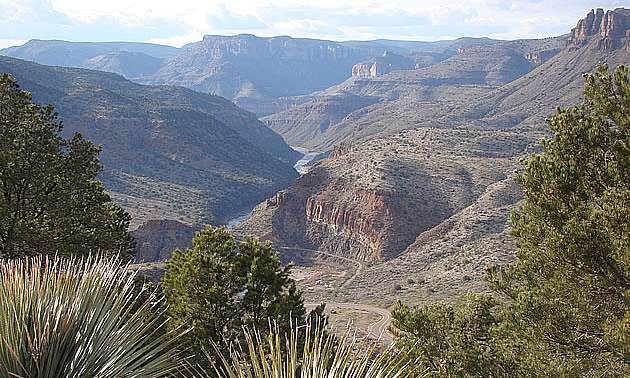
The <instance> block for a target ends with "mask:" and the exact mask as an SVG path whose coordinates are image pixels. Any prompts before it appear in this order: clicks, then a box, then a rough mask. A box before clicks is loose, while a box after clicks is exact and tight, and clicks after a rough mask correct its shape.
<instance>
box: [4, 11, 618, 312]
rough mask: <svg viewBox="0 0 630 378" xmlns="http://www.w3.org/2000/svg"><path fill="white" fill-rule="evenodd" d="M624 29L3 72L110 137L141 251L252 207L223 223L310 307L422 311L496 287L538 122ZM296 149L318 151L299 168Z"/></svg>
mask: <svg viewBox="0 0 630 378" xmlns="http://www.w3.org/2000/svg"><path fill="white" fill-rule="evenodd" d="M629 19H630V10H627V9H622V8H619V9H615V10H610V11H607V12H604V11H603V10H600V9H598V10H593V11H592V12H590V13H589V14H587V15H586V17H585V18H584V19H582V20H579V21H578V22H577V24H576V26H575V28H573V29H572V30H571V31H570V32H569V33H568V34H566V35H563V36H558V37H552V38H545V39H532V40H515V41H497V40H491V39H487V38H461V39H458V40H453V41H437V42H416V41H394V40H372V41H346V42H334V41H326V40H310V39H300V38H291V37H287V36H278V37H256V36H253V35H248V34H242V35H237V36H229V37H227V36H213V35H208V36H205V37H204V38H203V40H202V41H199V42H196V43H192V44H189V45H187V46H184V47H182V48H181V49H175V48H168V47H163V46H162V47H160V46H158V45H150V44H107V43H94V44H89V43H88V44H81V43H71V42H64V41H37V40H34V41H30V42H28V43H27V44H25V45H23V46H19V47H16V48H10V49H4V50H2V51H1V52H0V53H1V54H4V55H11V56H14V57H17V58H26V59H31V60H39V61H40V62H42V63H48V64H64V65H70V66H77V67H83V68H90V69H99V70H109V71H114V72H116V73H118V74H122V75H124V76H125V77H127V78H128V79H132V81H128V80H125V79H123V78H122V77H121V76H117V75H114V74H105V73H102V72H101V73H97V71H89V70H80V69H64V68H59V67H44V66H38V65H35V64H33V63H26V62H24V61H19V60H17V59H11V58H2V59H1V60H0V67H2V68H3V69H4V70H6V71H8V72H12V73H14V75H15V76H16V77H17V78H18V79H19V80H20V82H21V83H24V87H25V89H28V90H30V91H32V92H33V94H34V98H35V99H36V100H37V101H40V102H43V103H47V102H51V103H53V104H54V105H55V106H56V107H57V108H58V109H59V111H60V112H61V114H62V115H63V117H64V119H63V120H64V122H65V124H66V126H67V132H73V131H81V132H82V133H84V134H85V135H86V136H87V137H89V138H90V139H93V140H94V141H95V142H96V143H101V144H102V145H103V154H102V162H103V164H104V166H105V170H104V171H103V172H102V174H101V175H100V176H99V177H100V179H101V180H103V182H104V183H105V185H106V188H107V190H108V193H110V195H111V197H112V198H113V199H114V200H116V201H117V202H119V203H120V204H121V205H122V206H123V207H125V209H127V210H128V211H129V212H130V213H132V215H133V217H134V220H133V222H134V224H133V226H134V229H135V231H134V235H135V236H136V238H137V240H138V259H139V260H144V261H151V260H155V259H164V258H167V257H168V256H169V251H172V250H173V249H174V248H180V249H182V248H186V247H187V246H189V241H190V238H191V235H192V234H194V230H195V229H199V228H200V227H203V226H205V225H207V224H212V225H219V224H226V223H227V222H228V221H229V220H231V219H233V218H234V217H236V216H240V215H242V214H243V213H244V212H247V211H248V210H249V209H251V208H252V207H254V206H255V207H254V210H253V211H252V214H251V216H250V217H249V218H248V219H246V220H245V221H244V222H242V223H241V224H238V225H236V226H234V227H233V228H232V229H231V232H232V233H233V234H234V235H235V236H236V238H237V239H238V240H242V239H243V238H245V237H247V236H248V235H255V236H258V237H259V238H260V239H261V240H269V241H271V242H273V245H274V248H275V249H276V250H277V251H278V252H279V253H280V257H281V258H282V260H283V261H284V262H290V261H293V262H295V264H296V265H295V268H294V269H295V270H296V271H298V272H299V273H300V275H303V276H305V277H311V278H312V279H306V280H305V281H304V282H303V283H302V285H303V288H304V289H305V296H306V298H307V300H308V301H309V302H317V301H334V302H339V301H352V300H353V299H356V298H358V297H360V298H362V301H364V302H365V303H372V304H375V305H391V304H392V303H394V302H395V301H396V299H403V300H405V301H408V302H414V303H430V302H434V301H435V300H438V299H444V300H447V301H452V300H453V299H454V298H455V297H456V296H457V295H459V294H462V293H463V292H465V291H467V290H475V291H483V290H485V284H484V283H483V280H482V277H483V272H484V267H485V266H487V265H492V264H499V265H504V264H506V263H509V262H510V261H513V259H514V240H513V239H512V237H511V236H510V226H509V219H510V214H511V212H512V211H514V210H518V206H519V201H520V200H521V193H520V188H518V186H517V185H516V184H515V183H514V182H513V180H512V176H513V175H514V172H515V171H519V170H521V169H522V164H521V162H522V159H526V158H527V157H528V156H529V155H530V154H531V153H535V152H539V151H540V150H541V147H540V141H541V140H543V139H545V138H549V137H550V136H551V135H552V134H551V131H550V130H549V129H548V127H547V126H546V124H545V118H546V117H549V116H551V115H552V114H553V113H554V111H555V108H556V107H557V106H561V107H567V106H573V105H575V104H579V103H580V102H581V97H582V96H581V88H582V87H583V79H582V74H583V73H585V72H592V71H593V70H594V69H595V67H596V65H597V64H598V63H599V62H603V63H606V64H608V65H609V67H611V68H613V67H616V66H617V65H619V64H622V63H626V64H627V63H628V62H629V61H630V21H629ZM44 77H46V78H48V80H53V81H55V84H54V85H52V84H47V83H46V81H45V80H43V78H44ZM50 78H52V79H50ZM134 81H135V82H134ZM138 82H139V83H143V84H151V85H154V84H167V85H166V86H158V87H155V86H149V85H140V84H138ZM175 85H179V86H185V87H188V88H192V89H194V90H196V91H199V92H196V91H193V90H190V89H185V88H182V87H176V86H175ZM200 92H210V93H211V94H207V93H206V94H204V93H200ZM134 93H135V94H134ZM212 94H218V95H222V96H224V97H226V98H227V100H226V99H222V98H221V97H218V96H215V95H212ZM228 100H229V101H228ZM230 101H233V102H234V103H232V102H230ZM95 104H101V106H96V105H95ZM235 104H236V105H235ZM237 105H238V106H237ZM239 107H240V108H239ZM241 108H245V109H246V110H248V111H246V110H243V109H241ZM76 109H79V110H76ZM258 118H260V120H259V119H258ZM114 134H115V135H124V137H120V136H117V137H113V136H112V135H114ZM280 136H281V137H282V139H281V138H280ZM288 145H291V146H294V147H296V148H298V149H300V150H301V151H309V152H310V153H311V157H314V160H313V162H312V164H311V165H310V166H308V167H302V168H301V170H300V173H301V175H299V174H298V172H297V171H295V170H294V169H293V168H292V167H293V165H294V164H295V163H296V161H298V160H299V159H300V156H301V154H300V153H297V152H295V151H293V150H292V149H291V148H289V147H288ZM315 155H316V156H315Z"/></svg>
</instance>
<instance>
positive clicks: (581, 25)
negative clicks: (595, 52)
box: [568, 8, 630, 50]
mask: <svg viewBox="0 0 630 378" xmlns="http://www.w3.org/2000/svg"><path fill="white" fill-rule="evenodd" d="M591 37H599V38H600V39H601V41H600V42H599V48H600V49H605V50H610V49H613V48H616V47H618V41H619V40H620V39H621V38H624V37H630V10H629V9H623V8H617V9H615V10H614V11H612V10H609V11H607V12H606V13H604V10H603V9H601V8H598V9H597V10H591V12H590V13H589V14H587V15H586V17H585V18H583V19H581V20H580V21H578V23H577V26H576V27H575V28H573V29H571V35H570V36H569V40H568V44H569V45H577V46H582V45H584V44H586V42H587V41H588V40H589V39H590V38H591Z"/></svg>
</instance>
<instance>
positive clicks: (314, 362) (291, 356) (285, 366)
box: [214, 324, 423, 378]
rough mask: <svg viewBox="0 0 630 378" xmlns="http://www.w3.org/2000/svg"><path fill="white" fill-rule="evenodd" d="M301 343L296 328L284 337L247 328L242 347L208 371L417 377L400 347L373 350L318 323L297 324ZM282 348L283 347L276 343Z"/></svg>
mask: <svg viewBox="0 0 630 378" xmlns="http://www.w3.org/2000/svg"><path fill="white" fill-rule="evenodd" d="M303 327H304V328H305V329H304V330H299V332H305V333H306V335H305V342H304V344H303V349H301V350H298V345H300V343H299V342H298V331H297V327H293V328H292V329H291V331H290V333H289V334H288V335H286V336H285V335H281V334H280V333H279V332H278V331H275V332H273V333H272V334H270V335H269V336H268V337H266V338H262V337H261V335H260V334H259V333H258V332H253V333H250V332H247V333H246V340H247V345H246V347H245V350H243V348H240V346H233V347H232V348H231V349H230V356H223V355H220V357H221V360H220V362H219V363H218V364H214V369H215V371H214V374H216V375H217V376H218V377H222V378H406V377H420V376H422V375H423V374H422V372H418V371H417V367H416V365H415V364H414V363H413V361H411V360H410V359H409V355H408V354H407V353H406V352H405V351H397V350H395V349H394V347H393V345H392V346H390V347H389V348H387V349H385V350H384V351H382V352H380V353H379V352H377V347H378V345H377V344H376V343H371V344H370V343H368V342H365V341H364V342H357V341H356V339H354V338H351V337H349V336H348V334H346V336H344V337H342V338H341V339H339V340H337V338H336V337H335V336H334V335H332V333H329V332H326V331H325V330H324V329H323V328H322V327H320V326H319V325H314V324H307V325H305V326H303ZM283 345H284V346H285V348H283V347H282V346H283Z"/></svg>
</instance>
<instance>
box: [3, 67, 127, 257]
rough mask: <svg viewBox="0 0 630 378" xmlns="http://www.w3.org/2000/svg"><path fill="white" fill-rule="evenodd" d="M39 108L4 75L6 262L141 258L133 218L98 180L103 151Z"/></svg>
mask: <svg viewBox="0 0 630 378" xmlns="http://www.w3.org/2000/svg"><path fill="white" fill-rule="evenodd" d="M62 128H63V125H62V123H61V122H60V121H58V120H57V113H55V112H54V111H53V107H52V106H51V105H48V106H43V107H42V106H39V105H36V104H34V103H33V102H32V98H31V94H30V93H28V92H26V91H23V90H21V89H20V88H19V86H18V84H17V82H16V81H15V80H13V79H12V78H11V77H10V75H8V74H4V75H3V76H2V78H0V257H9V258H14V257H19V256H27V255H37V254H60V255H71V254H72V255H76V254H87V253H89V252H90V251H92V252H106V253H109V254H120V255H121V257H122V258H123V259H125V260H127V259H129V258H131V257H132V256H133V253H134V244H135V243H134V241H133V238H132V237H131V235H130V234H129V233H128V232H127V230H128V227H129V221H130V217H129V214H127V213H126V212H125V211H124V210H123V209H122V208H120V207H119V206H118V205H116V204H115V203H112V202H110V198H109V196H108V195H107V194H106V193H105V191H104V188H103V185H102V183H101V182H99V181H96V175H97V174H98V172H99V171H100V170H101V169H102V167H101V165H100V164H99V161H98V158H97V156H98V153H99V151H100V148H98V147H95V146H94V145H93V144H92V143H91V142H89V141H87V140H85V139H83V138H82V137H81V135H80V134H78V133H77V134H75V135H74V137H72V139H70V140H65V139H63V138H62V137H61V136H60V133H61V131H62Z"/></svg>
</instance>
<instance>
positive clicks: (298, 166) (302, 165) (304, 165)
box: [225, 146, 317, 228]
mask: <svg viewBox="0 0 630 378" xmlns="http://www.w3.org/2000/svg"><path fill="white" fill-rule="evenodd" d="M291 148H293V149H294V150H296V151H298V152H300V153H302V154H303V156H302V158H301V159H300V160H298V161H297V162H296V163H295V165H294V166H293V168H295V170H296V171H298V173H299V174H300V175H303V174H305V173H306V171H307V170H308V164H309V163H310V162H311V161H312V160H313V159H315V156H317V152H313V151H309V150H306V149H304V148H301V147H293V146H292V147H291ZM250 215H252V211H251V210H250V211H248V212H246V213H243V214H241V215H239V216H237V217H235V218H233V219H230V220H229V221H228V222H227V223H226V224H225V227H226V228H232V227H234V226H237V225H239V224H241V223H242V222H244V221H245V220H247V218H249V217H250Z"/></svg>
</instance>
